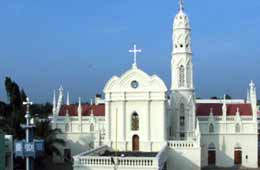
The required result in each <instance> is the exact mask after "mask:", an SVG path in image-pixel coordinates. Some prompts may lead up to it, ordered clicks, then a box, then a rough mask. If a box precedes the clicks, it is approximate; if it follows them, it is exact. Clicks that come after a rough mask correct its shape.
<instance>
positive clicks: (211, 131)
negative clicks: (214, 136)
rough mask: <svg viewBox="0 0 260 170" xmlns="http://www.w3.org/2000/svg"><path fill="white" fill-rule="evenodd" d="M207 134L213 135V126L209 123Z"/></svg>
mask: <svg viewBox="0 0 260 170" xmlns="http://www.w3.org/2000/svg"><path fill="white" fill-rule="evenodd" d="M209 132H210V133H213V132H214V125H213V124H212V123H211V124H209Z"/></svg>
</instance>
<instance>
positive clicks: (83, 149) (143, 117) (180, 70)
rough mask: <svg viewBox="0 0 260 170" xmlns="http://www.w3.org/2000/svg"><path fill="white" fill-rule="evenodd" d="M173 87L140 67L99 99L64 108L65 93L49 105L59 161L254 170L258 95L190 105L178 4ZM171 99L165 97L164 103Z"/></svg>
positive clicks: (188, 59)
mask: <svg viewBox="0 0 260 170" xmlns="http://www.w3.org/2000/svg"><path fill="white" fill-rule="evenodd" d="M172 41H173V42H172V44H173V45H172V49H173V50H172V60H171V74H172V75H171V76H172V77H171V80H172V81H171V87H170V88H169V89H168V88H167V87H166V85H165V83H164V81H163V80H162V79H161V78H160V77H158V76H157V75H149V74H147V73H146V72H144V71H143V70H142V69H141V68H139V67H138V65H137V63H136V55H137V53H138V52H141V50H138V49H136V46H134V49H133V50H130V51H129V52H133V53H134V63H133V64H132V66H131V68H130V69H129V70H127V71H126V72H125V73H123V74H122V75H120V76H113V77H112V78H111V79H110V80H108V82H107V83H106V85H105V87H104V95H105V99H104V100H103V99H101V98H100V96H96V99H95V102H93V103H92V102H91V104H83V103H82V102H81V99H80V98H79V102H78V104H77V105H75V104H70V101H69V95H68V94H67V101H66V102H64V94H63V93H64V92H63V89H62V88H60V89H59V94H58V100H57V101H56V92H55V93H54V100H53V105H54V107H53V121H52V125H53V127H54V128H60V129H61V130H62V135H61V136H62V137H63V138H64V139H65V140H66V142H67V146H66V148H63V149H64V158H65V161H66V160H67V159H72V157H73V168H74V169H75V170H103V169H104V170H105V169H122V170H123V169H125V170H130V169H141V170H142V169H146V170H148V169H151V170H162V169H169V170H188V169H201V168H202V167H207V166H217V167H232V166H243V167H249V168H256V167H258V164H257V162H258V124H257V97H256V87H255V84H254V83H253V82H251V83H250V85H249V89H248V94H247V100H243V99H237V100H234V99H232V100H231V99H230V100H228V99H225V95H224V98H223V99H221V100H220V99H215V100H214V99H210V100H209V99H205V100H204V99H196V95H195V88H194V83H193V64H192V48H191V27H190V23H189V18H188V16H187V15H186V13H185V12H184V7H183V1H180V7H179V11H178V13H177V15H176V16H175V17H174V23H173V36H172ZM168 94H170V95H168Z"/></svg>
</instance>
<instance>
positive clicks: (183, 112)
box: [171, 0, 196, 140]
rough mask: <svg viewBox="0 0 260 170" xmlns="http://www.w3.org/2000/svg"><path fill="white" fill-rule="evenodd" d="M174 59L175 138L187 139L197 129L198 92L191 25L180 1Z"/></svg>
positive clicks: (174, 41) (174, 35)
mask: <svg viewBox="0 0 260 170" xmlns="http://www.w3.org/2000/svg"><path fill="white" fill-rule="evenodd" d="M172 41H173V43H172V45H173V47H172V49H173V51H172V60H171V69H172V70H171V72H172V81H171V105H172V110H173V125H172V129H173V138H174V139H177V140H180V139H181V140H186V139H189V138H192V137H193V135H194V131H195V101H196V98H195V93H194V87H193V68H192V49H191V27H190V23H189V18H188V16H187V15H186V14H185V12H184V2H183V0H179V11H178V13H177V15H176V16H175V18H174V23H173V35H172Z"/></svg>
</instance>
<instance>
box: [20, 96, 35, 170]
mask: <svg viewBox="0 0 260 170" xmlns="http://www.w3.org/2000/svg"><path fill="white" fill-rule="evenodd" d="M32 104H33V103H32V102H30V99H29V97H27V98H26V101H25V102H23V105H26V114H25V119H26V124H24V125H21V126H22V128H23V129H25V133H26V140H25V144H24V150H26V151H27V152H35V151H34V145H33V128H35V125H34V124H30V120H31V114H30V106H31V105H32ZM25 157H26V170H33V162H32V161H33V160H32V157H30V156H29V155H27V156H26V155H25Z"/></svg>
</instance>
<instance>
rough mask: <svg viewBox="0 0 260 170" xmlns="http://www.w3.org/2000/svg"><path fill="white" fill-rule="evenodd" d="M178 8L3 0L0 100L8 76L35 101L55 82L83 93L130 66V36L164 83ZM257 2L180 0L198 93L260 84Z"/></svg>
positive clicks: (134, 2)
mask: <svg viewBox="0 0 260 170" xmlns="http://www.w3.org/2000/svg"><path fill="white" fill-rule="evenodd" d="M177 9H178V5H177V0H164V1H158V0H157V1H155V0H141V1H140V0H109V1H108V0H95V1H90V0H77V1H72V0H67V1H64V0H55V1H53V0H44V1H35V0H22V1H21V0H12V1H9V0H5V1H1V2H0V80H1V82H0V100H4V99H5V98H6V94H5V91H4V86H3V83H4V82H3V81H4V77H5V76H11V77H12V79H14V80H15V81H17V83H18V84H19V85H20V86H22V87H23V88H24V89H25V91H26V92H27V94H28V95H29V96H31V98H32V100H33V101H35V102H45V101H51V100H52V91H53V89H54V88H58V87H59V86H60V85H63V87H64V89H65V90H69V91H70V93H71V98H72V100H74V101H75V100H76V99H77V97H78V96H82V97H83V99H84V101H87V100H89V98H90V97H91V96H94V95H95V93H102V89H103V87H104V84H105V83H106V81H108V80H109V79H110V77H111V76H113V75H120V74H122V73H123V72H124V71H126V70H127V69H129V68H130V67H131V63H132V55H131V54H129V53H128V49H129V48H131V47H132V44H133V43H136V44H137V45H138V47H140V48H142V50H143V53H142V54H141V55H140V56H139V57H138V65H139V67H140V68H142V69H143V70H144V71H146V72H148V73H149V74H158V75H159V76H160V77H161V78H162V79H163V80H164V81H165V83H166V85H167V86H168V88H169V87H170V61H171V50H172V49H171V44H172V39H171V37H172V22H173V17H174V16H175V14H176V12H177ZM259 9H260V1H259V0H250V1H245V0H228V1H227V0H218V1H211V0H207V1H206V0H202V1H197V0H196V1H194V0H185V11H186V13H187V14H188V15H189V17H190V21H191V26H192V47H193V54H194V55H193V63H194V79H195V80H194V81H195V86H196V94H197V96H199V97H203V98H206V97H210V96H222V95H223V94H224V93H228V94H230V95H231V96H233V97H236V98H244V97H245V96H246V88H247V87H248V83H249V81H250V80H251V79H253V80H255V83H256V85H257V87H258V88H257V90H258V92H259V91H260V68H259V66H260V47H259V45H260V10H259ZM258 94H260V93H258Z"/></svg>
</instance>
